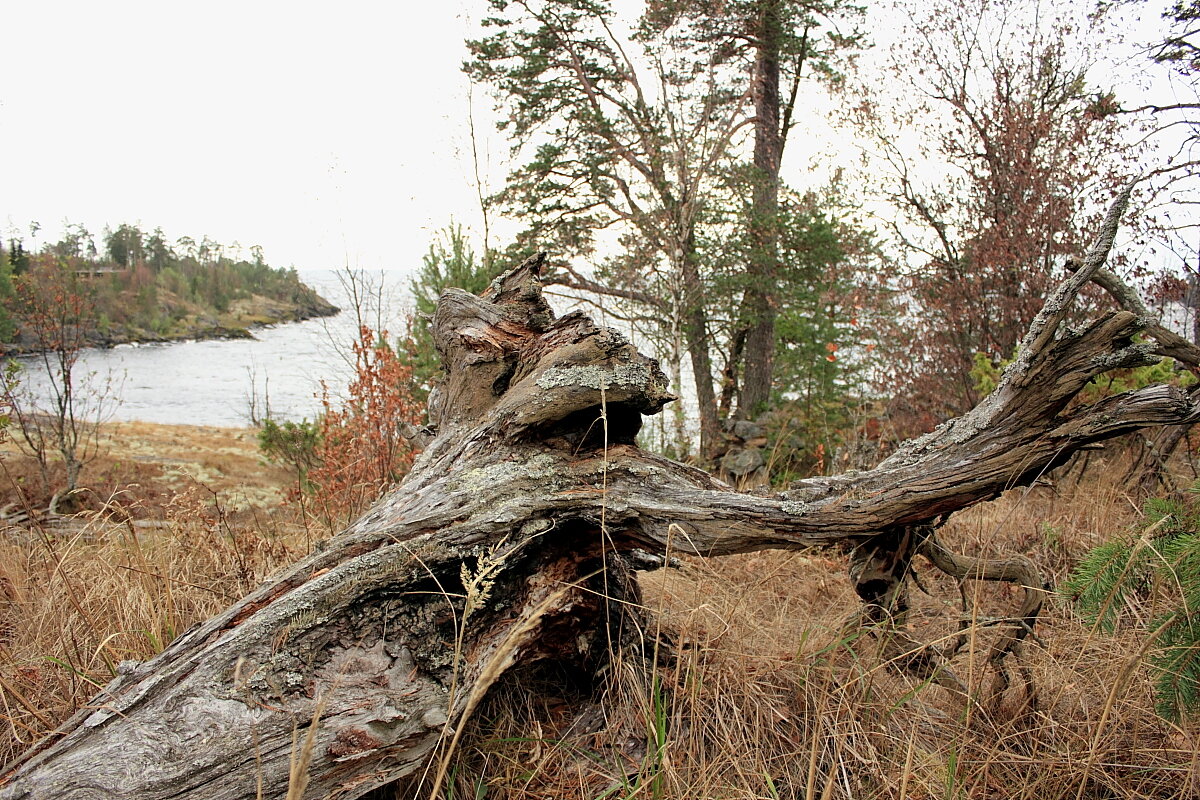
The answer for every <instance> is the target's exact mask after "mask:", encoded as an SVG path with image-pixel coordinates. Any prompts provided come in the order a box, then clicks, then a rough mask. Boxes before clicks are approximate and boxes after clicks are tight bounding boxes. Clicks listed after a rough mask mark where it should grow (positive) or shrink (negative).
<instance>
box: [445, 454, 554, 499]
mask: <svg viewBox="0 0 1200 800" xmlns="http://www.w3.org/2000/svg"><path fill="white" fill-rule="evenodd" d="M556 466H557V461H556V460H555V459H554V458H552V457H551V456H549V455H547V454H545V453H539V454H537V455H535V456H533V457H532V458H530V459H527V460H525V461H500V462H497V463H495V464H488V465H487V466H485V467H477V468H475V469H472V470H468V471H467V472H464V473H463V474H462V475H460V476H459V477H458V479H457V480H456V481H454V485H453V486H452V491H460V492H469V493H472V494H477V493H483V492H492V491H495V490H496V489H497V488H499V487H504V486H509V485H511V482H512V481H515V480H526V479H531V478H532V479H537V480H545V478H546V477H547V476H548V475H553V474H554V472H555V467H556Z"/></svg>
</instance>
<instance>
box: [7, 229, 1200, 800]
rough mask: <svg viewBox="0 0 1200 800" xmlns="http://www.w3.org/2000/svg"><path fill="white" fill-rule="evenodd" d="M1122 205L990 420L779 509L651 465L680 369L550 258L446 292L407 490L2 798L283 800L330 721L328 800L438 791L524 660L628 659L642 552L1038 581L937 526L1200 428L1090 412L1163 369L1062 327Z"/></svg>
mask: <svg viewBox="0 0 1200 800" xmlns="http://www.w3.org/2000/svg"><path fill="white" fill-rule="evenodd" d="M1118 214H1119V210H1118V211H1115V212H1114V213H1113V214H1110V219H1109V221H1108V222H1107V223H1106V224H1107V227H1106V230H1105V237H1102V240H1101V243H1100V244H1099V245H1098V246H1097V248H1095V249H1094V250H1093V252H1092V253H1091V254H1089V260H1088V261H1087V262H1086V263H1085V264H1084V266H1083V268H1082V269H1081V270H1080V272H1079V273H1078V274H1077V275H1075V276H1073V277H1072V278H1071V279H1070V280H1069V281H1068V282H1067V283H1066V284H1064V286H1063V287H1062V288H1061V289H1060V290H1059V292H1058V293H1056V294H1055V295H1054V296H1053V297H1052V298H1050V300H1049V301H1048V303H1047V306H1046V309H1045V310H1044V311H1043V312H1042V314H1041V315H1039V317H1038V319H1037V320H1036V321H1035V323H1034V325H1033V327H1032V328H1031V330H1030V333H1029V335H1028V336H1027V338H1026V340H1025V344H1024V348H1023V350H1022V352H1021V353H1020V355H1019V357H1018V358H1017V359H1016V361H1015V362H1014V363H1013V364H1012V365H1011V366H1010V367H1009V368H1008V370H1007V371H1006V373H1005V376H1004V378H1003V379H1002V381H1001V383H1000V385H999V387H998V388H997V389H996V391H995V392H994V393H993V394H992V395H991V396H990V397H989V398H988V399H987V400H985V401H984V402H983V403H982V404H980V406H979V407H978V408H976V409H975V410H973V411H972V412H970V413H969V414H967V415H965V416H963V417H961V418H959V419H956V420H953V421H951V422H949V423H947V424H945V425H943V426H942V427H940V428H939V429H938V430H936V431H934V432H933V433H931V434H929V435H927V436H925V437H922V438H920V439H918V440H915V441H913V442H910V443H909V444H907V445H906V446H904V447H902V448H901V449H900V450H899V451H898V452H897V453H895V454H894V455H893V456H892V457H890V458H889V459H887V460H886V461H885V462H883V463H882V464H880V465H879V466H878V467H876V468H875V469H873V470H870V471H867V472H857V473H850V474H847V475H842V476H838V477H833V478H813V479H810V480H806V481H801V482H799V483H797V484H795V485H793V486H792V487H791V488H789V489H788V490H787V491H785V492H782V493H780V494H774V495H768V494H743V493H738V492H735V491H733V490H732V489H730V487H728V486H727V485H725V484H723V483H721V482H720V481H717V480H716V479H714V478H713V477H711V476H710V475H708V474H706V473H704V472H702V471H700V470H697V469H694V468H692V467H688V466H686V465H683V464H679V463H675V462H672V461H670V460H668V459H666V458H662V457H660V456H657V455H654V454H652V453H647V452H644V451H642V450H640V449H639V448H638V447H637V445H636V444H635V441H634V437H635V435H636V433H637V431H638V429H639V427H640V425H641V419H642V415H643V414H653V413H657V412H658V411H659V410H660V409H661V408H662V407H663V405H664V404H665V403H667V402H669V401H670V400H671V399H673V398H672V395H671V394H670V393H669V392H668V390H667V382H666V379H665V378H664V376H663V374H662V371H661V370H660V369H659V367H658V364H657V363H656V362H655V361H653V360H652V359H649V358H647V357H645V356H642V355H641V354H639V353H638V352H637V351H636V349H635V348H634V347H633V346H632V345H631V344H629V343H628V342H627V341H625V340H624V339H623V338H622V337H621V336H620V335H619V334H617V333H616V332H614V331H611V330H608V329H605V328H601V327H598V326H596V325H594V324H593V323H592V322H591V321H590V320H588V319H587V318H586V317H584V316H583V315H581V314H568V315H567V316H564V317H562V318H561V319H555V318H554V315H553V313H552V312H551V310H550V308H549V306H548V305H547V304H546V302H545V300H544V299H543V298H542V295H541V290H540V283H539V280H538V272H539V270H540V268H541V264H542V260H541V259H540V258H535V259H531V260H530V261H528V262H526V263H525V264H523V265H521V266H520V267H518V268H516V269H515V270H513V271H511V272H509V273H507V274H505V275H503V276H501V277H500V278H498V279H497V280H496V281H495V282H494V283H493V284H492V286H491V287H490V288H489V289H488V290H487V291H486V292H484V293H483V295H482V296H480V297H474V296H472V295H469V294H466V293H465V292H460V291H455V290H451V291H448V292H446V293H445V295H443V297H442V299H441V301H440V303H439V306H438V309H437V312H436V314H435V316H434V337H435V341H436V343H437V346H438V348H439V350H440V352H441V354H442V357H443V361H444V364H445V366H446V378H445V380H444V381H443V383H442V385H441V386H440V387H438V389H437V390H436V391H435V392H434V393H433V395H432V396H431V399H430V416H431V420H432V421H433V423H434V426H431V428H430V429H429V430H425V431H422V432H420V436H419V437H415V438H419V439H420V440H427V441H428V445H427V448H426V449H425V451H424V452H423V453H422V454H421V455H420V456H419V458H418V459H417V461H416V463H415V464H414V466H413V469H412V471H411V472H410V474H409V475H408V477H407V478H406V480H405V481H404V483H403V485H402V486H401V487H400V488H399V489H397V490H396V491H394V492H393V493H391V494H390V495H389V496H387V497H386V498H384V499H383V500H382V501H380V502H379V503H378V504H377V505H376V506H375V507H374V508H372V509H371V510H370V511H369V512H368V513H367V514H365V515H364V516H363V517H362V518H361V519H360V520H358V521H357V522H356V523H355V524H354V525H352V526H351V527H350V528H349V529H348V530H346V531H345V532H344V533H343V534H341V535H340V536H338V537H336V538H335V539H334V540H333V541H332V542H331V543H330V544H329V546H328V547H327V549H325V550H324V551H323V552H319V553H316V554H314V555H313V556H311V557H310V558H308V559H306V560H305V561H303V562H302V563H300V564H298V565H296V566H295V567H293V568H291V569H290V570H289V571H287V572H286V573H285V574H283V575H281V576H279V577H278V578H276V579H274V580H271V581H269V582H267V583H265V584H263V585H262V586H261V587H259V588H258V589H257V590H256V591H254V592H253V593H251V594H250V595H249V596H248V597H246V598H244V599H242V600H241V601H239V602H237V603H236V604H234V605H233V606H231V607H230V608H229V609H227V610H226V611H224V612H223V613H221V614H220V615H218V616H216V617H214V618H213V619H210V620H208V621H207V622H204V623H202V624H200V625H197V626H195V627H194V628H192V629H191V630H189V631H187V632H186V633H185V634H183V635H182V636H180V637H179V638H178V639H176V640H175V641H174V642H172V643H171V645H170V646H168V647H167V649H166V650H164V651H163V652H162V653H161V654H159V655H158V656H156V657H155V658H153V659H151V660H150V661H148V662H145V663H140V664H139V663H126V664H123V665H122V667H121V674H120V676H119V677H118V678H117V679H116V680H114V681H113V682H112V683H111V684H109V686H107V687H106V688H105V689H104V690H103V691H102V692H101V693H100V694H99V695H97V696H96V698H95V699H94V700H93V701H92V703H90V704H89V706H88V707H87V708H85V709H83V710H82V711H80V712H79V713H78V714H76V715H75V716H74V717H73V718H71V719H70V720H68V721H67V722H66V723H65V724H64V725H63V726H62V727H61V728H60V729H59V730H58V731H56V732H55V733H54V734H53V735H52V736H50V737H48V738H47V739H45V740H44V741H42V742H41V743H39V744H38V745H36V746H35V747H34V748H32V749H31V750H30V751H29V752H28V753H26V754H25V755H24V756H23V757H22V758H21V759H20V760H19V761H18V762H16V763H14V764H10V765H8V766H7V767H6V768H5V769H4V771H3V772H0V799H2V800H30V799H32V798H55V800H58V799H59V798H66V799H71V800H92V799H93V798H94V799H96V800H99V798H131V799H132V798H139V800H157V799H160V798H162V799H165V798H206V799H208V800H218V799H219V800H225V799H226V798H247V799H249V798H254V797H255V796H256V790H257V786H258V784H259V782H260V780H261V784H262V787H263V796H264V797H267V798H280V797H283V796H284V795H285V794H286V792H287V787H288V779H289V770H290V768H291V766H292V765H293V763H295V762H296V760H297V758H298V756H297V754H296V752H295V745H294V743H295V742H303V741H304V740H305V738H306V735H307V732H309V731H310V730H311V729H312V728H313V727H314V726H315V731H313V735H312V742H313V747H312V748H311V752H310V754H309V760H308V763H307V767H306V774H307V780H308V784H307V789H306V790H305V791H304V793H303V796H304V797H307V798H326V797H331V798H354V797H359V796H361V795H363V794H365V793H366V792H367V791H369V790H371V789H372V788H374V787H377V786H380V785H382V784H385V783H388V782H390V781H393V780H396V779H398V778H401V777H403V776H406V775H410V774H413V773H414V772H416V771H418V770H422V769H426V768H431V769H433V773H432V774H435V775H436V771H437V766H438V764H439V763H440V761H439V758H440V756H439V753H440V752H441V750H440V749H439V748H441V747H442V745H444V744H445V743H447V742H452V741H453V740H454V739H455V737H456V735H457V733H458V732H459V731H460V730H461V727H462V725H463V724H464V723H465V721H466V720H467V718H468V717H469V716H470V713H471V711H472V710H473V709H474V708H475V706H476V705H477V704H478V703H479V701H480V700H481V699H482V698H483V697H484V696H485V694H486V693H487V691H488V689H489V687H491V686H492V685H493V684H494V683H495V681H496V680H497V679H498V678H499V677H500V676H501V675H502V674H504V673H505V672H506V671H507V670H509V669H511V668H513V667H514V666H516V665H526V664H530V663H533V662H537V661H545V660H552V661H558V662H563V663H566V664H570V665H572V666H573V667H575V668H578V669H583V670H588V669H595V668H597V667H599V666H600V665H602V664H603V663H604V661H605V659H606V658H607V655H608V651H607V642H608V641H609V640H610V629H609V628H608V627H606V626H608V625H611V624H613V623H614V621H616V622H618V623H619V622H620V620H619V619H618V618H619V617H620V615H619V614H618V613H616V612H614V611H613V609H612V608H610V607H609V605H608V604H607V603H606V602H605V600H604V598H605V597H606V596H612V594H613V592H614V589H615V588H617V587H630V586H632V584H631V582H630V580H629V573H628V570H629V569H630V567H629V566H628V564H627V563H626V562H625V561H624V560H623V559H622V558H621V557H620V555H619V554H622V553H627V552H632V551H634V550H637V549H641V550H644V551H647V552H648V553H649V554H650V557H649V558H648V559H646V560H649V561H650V562H652V563H653V562H654V558H653V556H655V555H660V556H661V555H662V554H664V553H665V552H667V551H668V549H669V550H671V551H673V552H683V553H692V554H696V555H701V556H715V555H723V554H730V553H739V552H746V551H752V550H758V549H763V548H799V547H807V546H809V545H814V544H833V543H846V544H850V545H859V544H862V543H870V544H871V545H872V548H873V549H871V550H870V552H871V554H872V555H871V558H872V559H875V560H876V561H878V562H880V563H884V564H891V567H890V568H888V569H884V570H883V571H881V572H880V577H879V580H881V581H882V583H875V584H871V583H870V581H871V580H872V578H871V577H870V576H867V578H865V579H864V578H863V573H861V572H860V573H859V575H858V581H859V583H860V586H861V587H864V588H863V591H864V592H865V593H864V598H865V599H867V600H868V601H869V602H873V601H872V600H871V597H875V598H876V599H877V598H878V596H882V595H886V594H888V593H889V592H891V593H893V594H895V592H896V591H897V586H898V583H897V582H898V581H900V580H902V579H903V574H904V572H905V570H906V567H905V566H904V565H905V564H906V563H907V561H908V559H910V558H911V556H912V554H913V553H914V552H920V553H924V554H925V555H926V556H928V557H930V558H931V559H932V560H934V562H935V563H937V559H939V558H942V559H943V560H946V564H947V565H949V566H948V567H944V568H946V569H957V570H959V571H960V572H962V573H963V575H964V576H965V577H972V576H976V575H977V576H980V577H984V578H988V576H991V575H993V574H994V575H996V576H997V579H1004V580H1007V579H1012V578H1011V576H1008V577H1006V575H1007V573H1004V574H1000V573H999V572H996V571H995V569H993V566H991V565H988V564H981V563H976V562H962V561H955V560H954V559H952V558H949V559H947V557H946V556H945V555H944V554H943V553H942V552H941V551H938V550H936V549H932V545H929V544H927V542H928V539H927V538H924V539H923V538H921V537H920V536H917V537H914V536H913V535H911V532H912V531H914V530H919V529H920V528H921V526H932V525H936V523H937V521H938V520H940V519H942V518H944V517H945V516H946V515H948V514H950V513H952V512H954V511H956V510H958V509H961V508H965V507H967V506H970V505H972V504H975V503H977V502H980V501H982V500H986V499H989V498H992V497H995V496H997V495H998V494H1000V493H1001V492H1003V491H1005V490H1006V489H1009V488H1012V487H1014V486H1018V485H1024V484H1028V483H1030V482H1031V481H1033V480H1035V479H1036V478H1037V477H1038V476H1039V475H1041V474H1042V473H1044V472H1045V471H1046V470H1048V469H1051V468H1053V467H1054V466H1057V465H1059V464H1062V463H1063V462H1065V461H1066V460H1067V459H1068V458H1069V457H1070V456H1071V454H1072V453H1074V452H1075V451H1076V450H1078V449H1079V448H1081V447H1084V446H1086V445H1089V444H1091V443H1094V442H1098V441H1102V440H1105V439H1108V438H1111V437H1113V436H1118V435H1121V434H1124V433H1127V432H1130V431H1133V430H1137V429H1139V428H1142V427H1145V426H1148V425H1163V424H1180V423H1185V422H1190V421H1192V420H1194V419H1196V418H1197V416H1200V409H1198V408H1197V406H1196V404H1195V403H1193V402H1192V401H1191V399H1190V398H1189V397H1188V396H1186V395H1185V394H1184V393H1182V392H1180V391H1178V390H1176V389H1172V388H1170V387H1166V386H1150V387H1146V388H1144V389H1140V390H1137V391H1134V392H1130V393H1127V394H1123V395H1119V396H1116V397H1111V398H1108V399H1106V400H1104V401H1102V402H1099V403H1096V404H1094V405H1090V406H1073V405H1072V400H1073V399H1074V398H1075V397H1076V395H1077V393H1078V392H1079V391H1080V390H1081V389H1083V388H1084V386H1086V385H1087V383H1088V381H1089V380H1091V379H1092V378H1093V377H1095V376H1096V375H1099V374H1101V373H1103V372H1105V371H1106V370H1109V369H1114V368H1117V367H1130V366H1137V365H1140V364H1146V363H1150V362H1151V361H1152V360H1153V359H1154V358H1155V353H1154V345H1152V344H1141V343H1138V342H1136V341H1135V339H1134V337H1135V336H1136V335H1137V334H1138V333H1139V332H1141V331H1143V330H1145V327H1146V325H1147V322H1146V320H1144V319H1141V318H1139V317H1138V316H1137V315H1135V314H1132V313H1128V312H1123V311H1122V312H1114V313H1111V314H1108V315H1106V316H1104V317H1102V318H1101V319H1099V320H1096V321H1095V322H1093V323H1091V324H1090V325H1088V326H1085V327H1083V328H1080V329H1073V330H1067V329H1063V327H1062V321H1063V317H1064V315H1065V312H1066V308H1067V306H1068V305H1069V303H1070V302H1071V300H1072V298H1073V297H1074V293H1075V292H1076V291H1078V288H1079V286H1080V285H1081V284H1080V282H1081V281H1086V280H1088V279H1089V277H1090V273H1089V270H1091V271H1094V270H1095V269H1098V268H1099V265H1100V264H1101V263H1102V262H1103V260H1104V257H1105V254H1106V253H1107V250H1108V247H1109V243H1110V242H1111V234H1112V232H1113V231H1115V228H1116V217H1117V215H1118ZM922 543H924V544H922ZM921 548H924V549H921ZM862 552H867V551H866V550H863V551H862ZM896 567H899V568H896ZM1001 572H1003V570H1001ZM1016 580H1019V581H1020V580H1027V578H1025V577H1022V576H1018V577H1017V578H1016ZM1038 587H1039V588H1040V584H1038ZM880 593H882V595H881V594H880ZM869 596H870V597H869ZM1039 602H1040V601H1039ZM616 605H618V606H620V605H622V604H619V603H618V604H616ZM1035 613H1036V610H1031V611H1030V612H1029V613H1027V614H1026V616H1029V617H1030V618H1032V616H1033V615H1034V614H1035ZM633 629H634V628H633V627H626V629H625V632H624V633H625V635H627V636H628V635H629V633H630V631H631V630H633ZM617 638H619V635H618V637H617ZM908 652H910V653H915V652H916V651H915V650H909V651H908Z"/></svg>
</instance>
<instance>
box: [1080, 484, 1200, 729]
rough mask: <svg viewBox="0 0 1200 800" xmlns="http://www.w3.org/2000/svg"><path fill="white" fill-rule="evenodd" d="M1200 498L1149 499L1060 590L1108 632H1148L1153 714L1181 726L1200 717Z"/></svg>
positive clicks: (1199, 489)
mask: <svg viewBox="0 0 1200 800" xmlns="http://www.w3.org/2000/svg"><path fill="white" fill-rule="evenodd" d="M1198 495H1200V483H1197V484H1196V485H1194V486H1193V487H1192V488H1191V489H1189V490H1188V492H1187V494H1186V495H1185V496H1184V497H1182V498H1178V499H1175V498H1154V499H1151V500H1148V501H1147V502H1146V504H1145V506H1144V507H1143V515H1142V519H1141V520H1139V521H1138V522H1137V523H1136V524H1135V525H1134V526H1133V527H1132V529H1131V530H1130V531H1128V532H1127V533H1126V534H1124V535H1122V536H1120V537H1117V538H1115V539H1113V540H1111V541H1109V542H1106V543H1104V544H1102V545H1100V546H1099V547H1096V548H1095V549H1093V550H1092V551H1091V552H1089V553H1088V554H1087V555H1086V556H1085V557H1084V558H1083V559H1082V560H1081V561H1080V563H1079V565H1078V566H1077V567H1076V568H1075V571H1074V572H1073V573H1072V575H1071V577H1070V579H1068V580H1067V581H1066V582H1065V583H1064V584H1063V585H1062V586H1061V587H1060V589H1059V591H1060V592H1061V593H1062V594H1063V595H1065V596H1066V597H1068V598H1070V599H1071V600H1073V601H1074V603H1075V606H1076V608H1077V609H1078V610H1079V612H1080V613H1081V614H1082V615H1083V616H1084V618H1085V619H1087V620H1088V621H1089V622H1090V623H1091V624H1092V625H1094V626H1095V627H1096V628H1097V629H1099V630H1101V631H1103V632H1106V633H1113V632H1115V631H1116V629H1117V628H1118V626H1120V625H1122V624H1138V625H1142V626H1144V629H1145V630H1146V631H1147V635H1148V637H1149V639H1148V641H1147V646H1146V648H1145V653H1146V660H1147V662H1148V665H1149V667H1150V669H1151V671H1152V673H1153V676H1154V691H1155V708H1156V710H1157V711H1158V713H1159V714H1160V715H1162V716H1163V717H1165V718H1166V719H1169V720H1171V721H1176V722H1177V721H1179V720H1181V719H1183V718H1184V717H1189V716H1195V715H1197V714H1200V497H1198ZM1147 611H1149V613H1146V612H1147Z"/></svg>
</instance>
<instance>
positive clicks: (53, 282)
mask: <svg viewBox="0 0 1200 800" xmlns="http://www.w3.org/2000/svg"><path fill="white" fill-rule="evenodd" d="M39 230H40V226H38V225H37V224H36V223H34V224H33V225H31V227H30V232H29V233H30V235H29V240H30V241H36V236H37V233H38V231H39ZM68 296H72V297H77V298H78V299H79V301H80V305H79V307H78V309H77V310H76V313H75V316H76V317H77V318H76V319H73V320H63V321H62V322H63V323H64V324H68V323H69V324H70V325H71V326H72V327H74V328H76V329H77V330H78V334H79V337H80V339H79V342H80V344H81V345H84V346H111V345H113V344H120V343H122V342H146V341H168V340H174V339H187V338H212V337H245V336H249V335H250V334H249V331H248V328H249V327H250V326H251V325H255V324H266V323H274V322H283V321H287V320H296V319H307V318H310V317H314V316H328V315H330V314H333V313H336V311H337V309H336V308H335V307H333V306H332V305H331V304H329V303H328V302H327V301H325V300H324V299H323V298H321V297H320V296H319V295H318V294H317V293H316V292H314V291H313V290H312V289H311V288H310V287H308V286H306V285H305V284H304V283H303V282H301V280H300V278H299V276H298V275H297V273H296V270H295V269H294V268H279V267H272V266H271V265H270V264H268V263H267V261H266V259H265V256H264V253H263V250H262V248H261V247H259V246H257V245H255V246H251V247H249V248H243V247H241V246H240V245H238V244H236V243H235V244H234V245H232V246H226V245H223V244H220V243H218V242H215V241H213V240H211V239H209V238H208V237H207V236H206V237H202V238H201V239H199V240H196V239H193V238H192V237H190V236H183V237H180V238H179V239H177V240H176V241H175V242H174V243H172V242H170V241H168V240H167V238H166V237H165V235H164V234H163V231H162V229H161V228H155V229H154V230H153V231H150V232H146V231H144V230H142V228H141V227H140V226H139V225H136V224H128V223H126V224H121V225H118V226H117V227H116V228H105V230H104V232H103V234H102V235H101V237H100V243H99V246H98V245H97V242H96V237H95V236H94V235H93V234H92V233H91V232H90V231H88V229H87V228H86V227H85V226H83V225H81V224H77V223H76V224H70V223H68V224H66V225H65V230H64V233H63V235H62V236H61V238H60V239H59V240H58V241H56V242H52V243H46V244H44V245H42V246H41V247H36V246H33V245H30V244H27V242H26V239H25V237H24V236H16V235H12V236H10V237H9V238H8V240H7V242H0V347H3V348H4V350H6V351H7V352H9V353H21V352H38V351H40V350H43V349H47V348H50V349H53V347H54V343H53V342H52V341H44V339H45V335H46V332H45V331H44V330H42V328H43V327H44V326H43V325H42V324H41V323H40V322H39V318H40V317H44V316H45V315H46V314H47V313H49V312H51V311H52V309H53V308H54V307H55V306H63V305H64V304H63V303H62V302H61V300H62V298H64V297H68ZM68 305H69V304H68Z"/></svg>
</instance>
